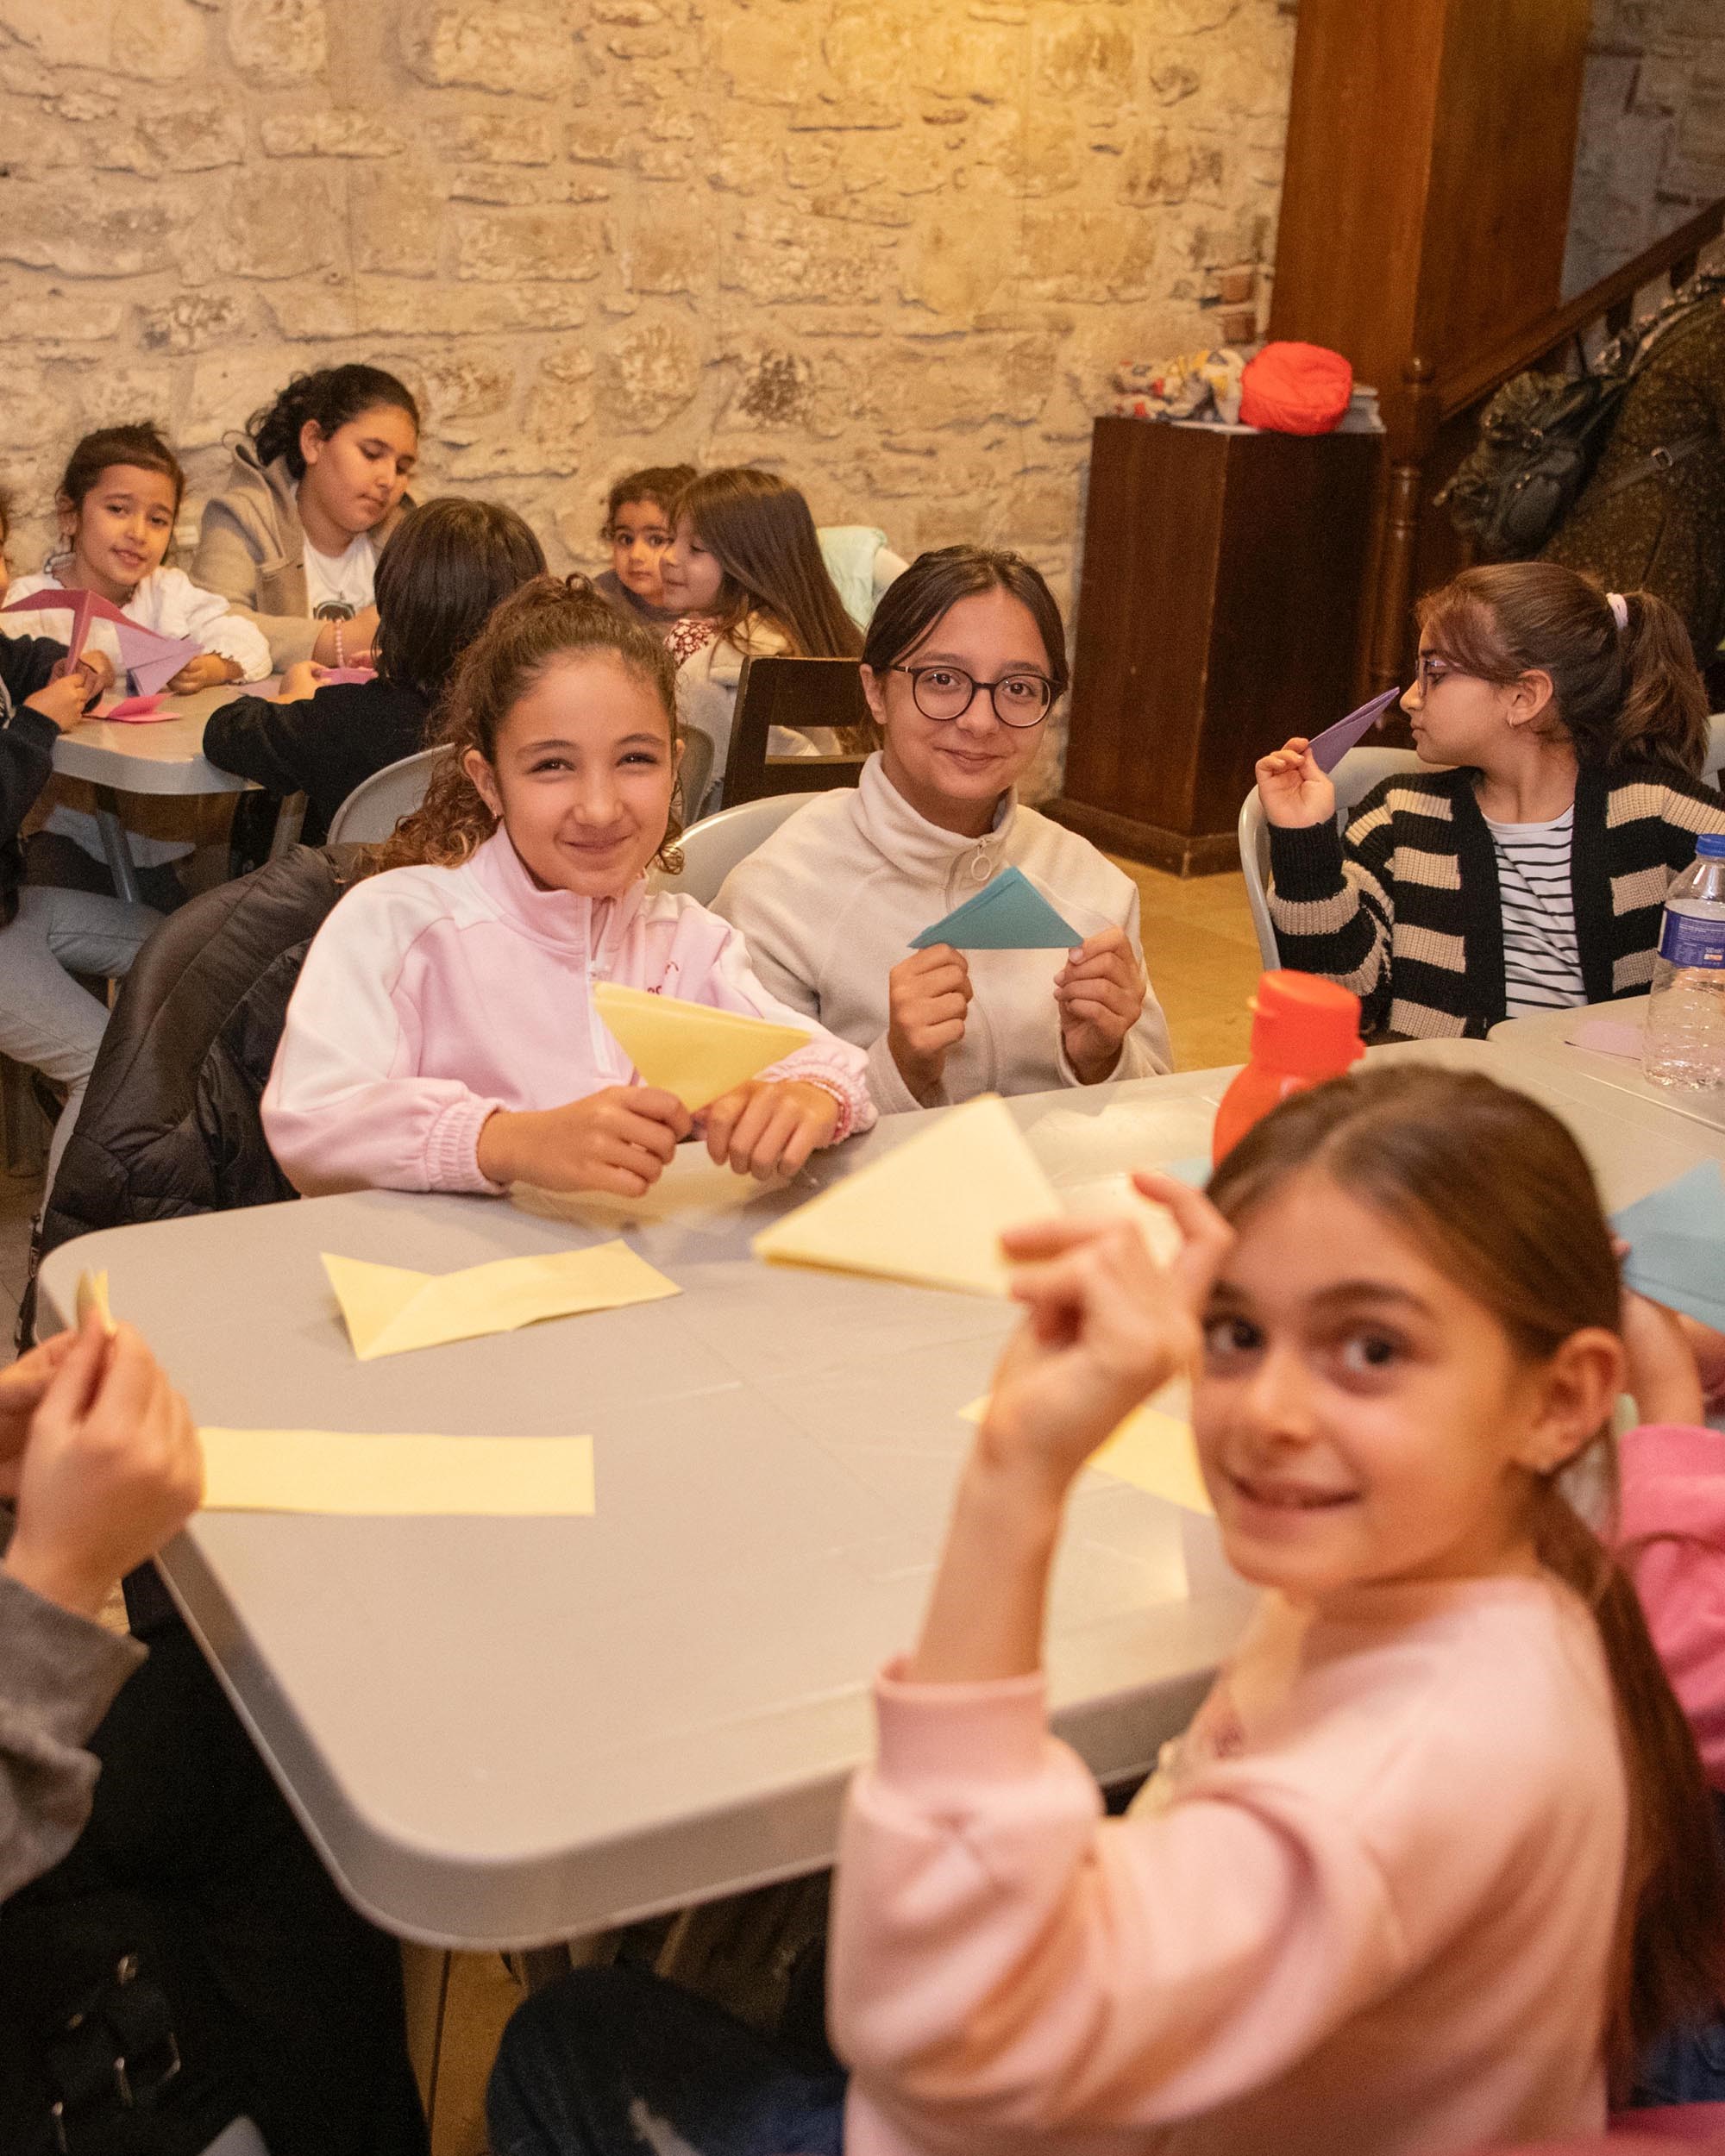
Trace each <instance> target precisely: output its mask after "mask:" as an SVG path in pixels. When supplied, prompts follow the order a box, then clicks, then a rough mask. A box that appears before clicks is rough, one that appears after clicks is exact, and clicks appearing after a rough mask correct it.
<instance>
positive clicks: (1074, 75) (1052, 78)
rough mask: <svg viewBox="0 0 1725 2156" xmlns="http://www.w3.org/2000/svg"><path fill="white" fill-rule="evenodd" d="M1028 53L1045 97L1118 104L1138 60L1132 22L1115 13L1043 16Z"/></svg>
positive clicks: (1084, 11) (1094, 11)
mask: <svg viewBox="0 0 1725 2156" xmlns="http://www.w3.org/2000/svg"><path fill="white" fill-rule="evenodd" d="M1137 58H1138V47H1137V41H1136V40H1135V38H1134V36H1133V34H1132V17H1131V16H1129V15H1125V14H1124V13H1123V11H1122V10H1120V9H1116V8H1085V9H1072V10H1069V11H1068V10H1062V11H1060V12H1058V13H1054V14H1051V13H1049V12H1047V11H1046V10H1044V11H1042V12H1040V13H1038V16H1037V17H1036V20H1035V24H1034V27H1033V30H1032V68H1033V71H1034V73H1033V79H1034V80H1035V82H1036V85H1037V86H1038V90H1039V91H1041V92H1042V93H1043V95H1044V97H1051V98H1055V99H1060V100H1069V99H1071V98H1075V97H1102V98H1107V99H1119V98H1120V97H1123V96H1125V95H1126V92H1127V90H1128V87H1129V85H1130V84H1131V81H1132V71H1133V66H1134V63H1135V61H1136V60H1137Z"/></svg>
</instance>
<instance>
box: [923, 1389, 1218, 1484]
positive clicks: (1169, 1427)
mask: <svg viewBox="0 0 1725 2156" xmlns="http://www.w3.org/2000/svg"><path fill="white" fill-rule="evenodd" d="M1184 1389H1185V1388H1184V1381H1183V1380H1182V1381H1181V1382H1180V1384H1179V1385H1178V1386H1177V1387H1176V1386H1167V1385H1165V1386H1164V1388H1162V1390H1161V1392H1159V1393H1158V1394H1157V1395H1156V1398H1157V1400H1165V1399H1167V1398H1169V1397H1170V1395H1171V1394H1174V1393H1176V1391H1177V1392H1183V1391H1184ZM987 1407H988V1398H987V1396H986V1395H984V1397H983V1398H982V1399H981V1400H973V1401H971V1403H970V1405H969V1407H961V1408H960V1409H959V1411H958V1412H959V1413H960V1414H961V1415H963V1418H964V1420H965V1421H966V1422H981V1420H982V1416H983V1413H984V1412H985V1410H986V1409H987ZM1085 1465H1086V1466H1087V1467H1094V1468H1095V1469H1097V1470H1100V1472H1101V1473H1102V1474H1104V1475H1112V1476H1113V1477H1114V1478H1115V1480H1116V1481H1117V1482H1130V1483H1131V1484H1132V1488H1133V1489H1141V1490H1146V1491H1148V1492H1149V1494H1150V1495H1151V1496H1152V1497H1161V1498H1164V1499H1165V1500H1166V1501H1167V1502H1168V1503H1169V1504H1170V1505H1181V1506H1183V1507H1185V1509H1186V1510H1187V1511H1188V1512H1202V1513H1209V1514H1212V1515H1213V1516H1214V1513H1215V1507H1214V1505H1213V1504H1212V1503H1211V1502H1210V1493H1209V1492H1208V1490H1207V1489H1205V1487H1204V1471H1203V1470H1202V1469H1201V1467H1200V1466H1199V1464H1198V1441H1197V1439H1196V1438H1195V1437H1194V1436H1193V1434H1192V1426H1191V1424H1190V1423H1189V1422H1188V1421H1185V1420H1182V1418H1181V1417H1180V1416H1179V1415H1170V1414H1169V1413H1167V1412H1166V1411H1165V1410H1164V1409H1163V1408H1161V1407H1157V1406H1156V1404H1155V1401H1148V1400H1147V1401H1145V1404H1144V1405H1143V1407H1135V1408H1134V1409H1133V1410H1132V1413H1131V1414H1129V1415H1128V1416H1127V1417H1126V1420H1125V1421H1124V1422H1123V1423H1121V1424H1120V1427H1119V1428H1118V1429H1116V1430H1114V1431H1113V1432H1111V1434H1110V1435H1109V1436H1107V1437H1106V1438H1103V1440H1102V1442H1101V1445H1098V1446H1097V1447H1096V1450H1095V1451H1094V1452H1093V1453H1092V1454H1091V1455H1090V1457H1089V1458H1088V1460H1087V1461H1086V1462H1085Z"/></svg>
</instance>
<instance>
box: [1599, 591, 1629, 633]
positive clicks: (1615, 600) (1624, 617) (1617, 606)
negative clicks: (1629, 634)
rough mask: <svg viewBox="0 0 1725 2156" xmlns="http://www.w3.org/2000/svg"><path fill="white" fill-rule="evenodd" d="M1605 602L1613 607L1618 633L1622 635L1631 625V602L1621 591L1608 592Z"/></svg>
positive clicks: (1612, 614)
mask: <svg viewBox="0 0 1725 2156" xmlns="http://www.w3.org/2000/svg"><path fill="white" fill-rule="evenodd" d="M1605 604H1606V605H1608V606H1609V608H1610V609H1611V618H1612V620H1613V621H1615V623H1616V624H1617V633H1618V634H1619V635H1620V636H1621V635H1622V633H1623V631H1624V630H1626V629H1627V628H1628V626H1629V602H1628V599H1625V598H1624V596H1623V594H1622V592H1607V593H1606V594H1605Z"/></svg>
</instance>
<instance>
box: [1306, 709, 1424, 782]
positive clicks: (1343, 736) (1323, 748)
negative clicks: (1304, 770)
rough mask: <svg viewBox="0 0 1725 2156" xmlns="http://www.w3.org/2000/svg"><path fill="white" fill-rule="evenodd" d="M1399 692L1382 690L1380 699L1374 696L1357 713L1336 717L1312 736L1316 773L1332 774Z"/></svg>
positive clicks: (1351, 712) (1375, 723) (1381, 716)
mask: <svg viewBox="0 0 1725 2156" xmlns="http://www.w3.org/2000/svg"><path fill="white" fill-rule="evenodd" d="M1401 693H1402V692H1401V690H1400V689H1385V691H1384V692H1383V695H1382V696H1374V697H1373V698H1372V699H1371V703H1369V704H1362V705H1360V707H1359V709H1358V711H1350V712H1349V713H1348V715H1347V717H1346V718H1339V719H1338V720H1337V721H1336V723H1335V724H1334V725H1333V726H1327V727H1326V728H1325V729H1324V730H1323V732H1322V733H1321V734H1319V735H1316V736H1314V739H1313V741H1312V743H1311V749H1312V754H1313V755H1314V757H1315V758H1316V759H1317V765H1318V768H1319V770H1320V771H1333V770H1334V769H1335V768H1336V766H1337V765H1338V764H1339V762H1340V761H1341V760H1342V758H1343V757H1344V756H1345V755H1346V754H1347V752H1348V750H1349V749H1352V748H1354V747H1355V746H1356V745H1357V744H1358V742H1359V741H1360V739H1361V738H1362V736H1364V735H1366V734H1369V733H1370V732H1371V730H1372V728H1373V727H1374V726H1375V725H1377V722H1378V720H1379V719H1380V718H1383V714H1384V713H1385V711H1388V710H1389V706H1390V705H1392V704H1393V703H1394V702H1395V701H1396V698H1397V697H1398V696H1400V695H1401Z"/></svg>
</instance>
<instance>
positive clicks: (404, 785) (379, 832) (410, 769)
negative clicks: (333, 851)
mask: <svg viewBox="0 0 1725 2156" xmlns="http://www.w3.org/2000/svg"><path fill="white" fill-rule="evenodd" d="M442 754H443V751H442V749H420V750H419V752H418V753H417V755H411V756H404V757H403V758H402V759H401V761H400V762H399V763H386V765H385V766H384V768H383V769H382V770H381V771H373V774H372V775H371V776H370V778H368V779H361V780H360V783H359V784H358V785H357V786H356V787H354V790H353V792H352V793H350V794H349V795H348V798H347V799H346V800H345V801H343V802H342V805H341V807H340V808H338V809H337V810H336V813H335V814H334V815H333V816H332V817H331V818H329V837H328V839H327V840H326V841H325V843H326V844H328V845H331V846H375V845H377V844H378V843H380V841H382V840H383V839H386V838H388V837H391V836H392V833H393V832H394V830H395V827H396V825H397V824H398V823H399V822H400V821H401V819H402V818H403V817H404V816H411V814H412V813H413V812H414V810H415V809H417V807H418V805H419V804H420V803H421V802H422V801H423V799H425V789H426V787H428V786H430V783H431V770H432V767H433V765H435V764H436V761H437V759H438V758H439V757H440V756H441V755H442Z"/></svg>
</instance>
